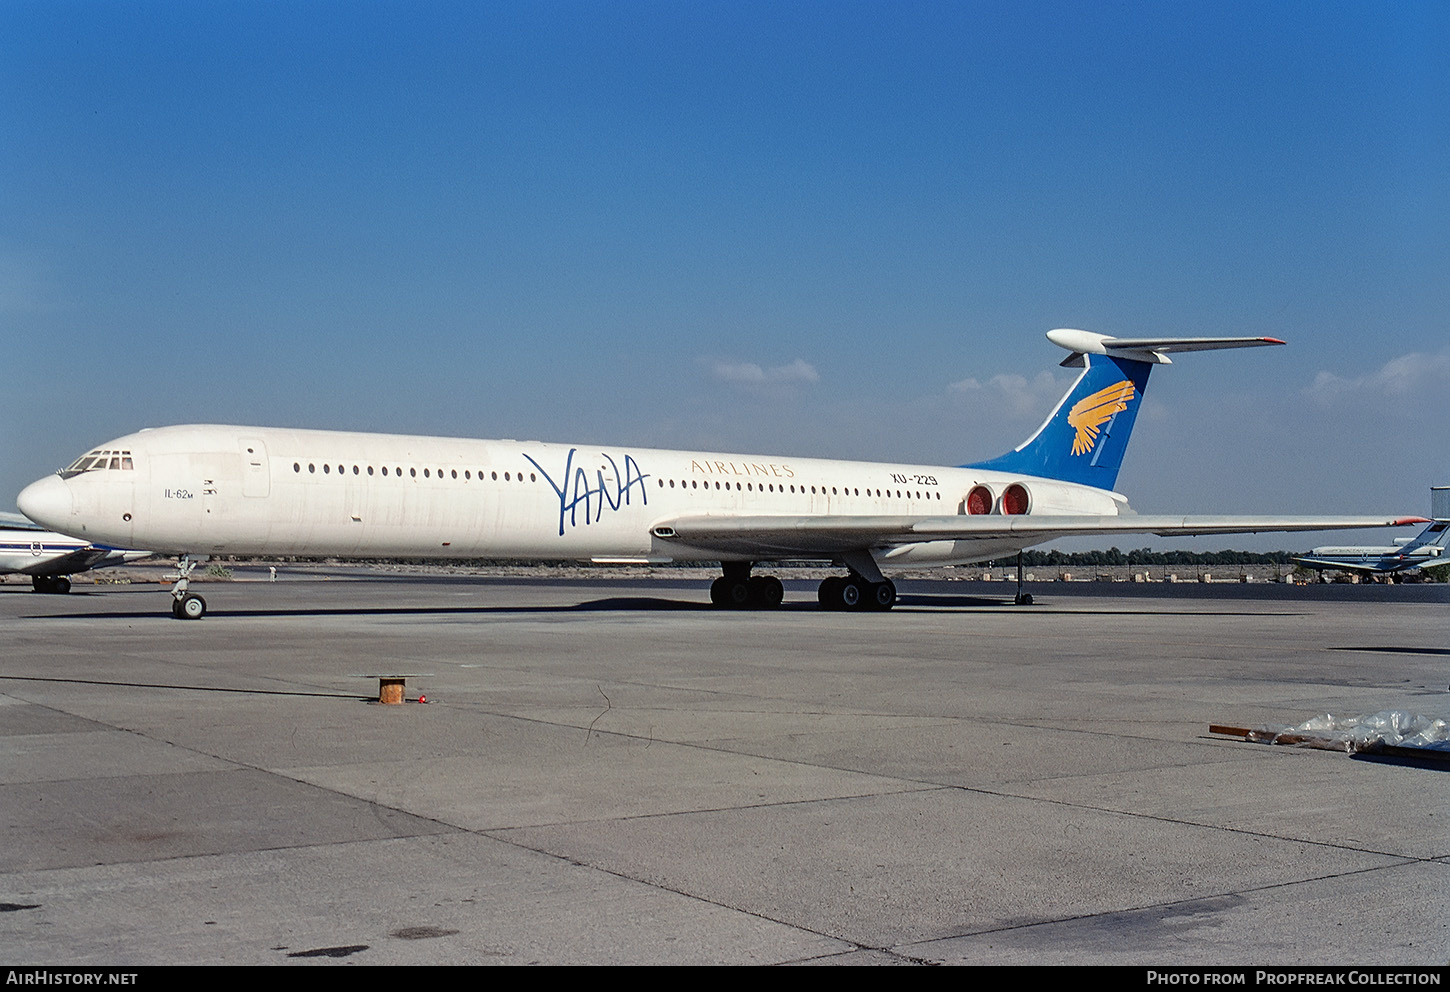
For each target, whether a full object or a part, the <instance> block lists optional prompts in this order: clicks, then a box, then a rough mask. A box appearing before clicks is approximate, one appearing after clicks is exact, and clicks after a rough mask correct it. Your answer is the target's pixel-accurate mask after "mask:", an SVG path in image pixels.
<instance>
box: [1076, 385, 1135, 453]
mask: <svg viewBox="0 0 1450 992" xmlns="http://www.w3.org/2000/svg"><path fill="white" fill-rule="evenodd" d="M1134 395H1135V390H1134V389H1133V383H1132V382H1131V381H1129V380H1127V379H1124V380H1123V381H1122V382H1119V383H1114V384H1113V385H1111V386H1109V387H1107V388H1106V389H1099V390H1098V391H1097V392H1095V393H1093V394H1092V395H1091V396H1087V397H1084V398H1083V399H1080V400H1078V401H1077V402H1076V403H1074V404H1073V407H1072V409H1071V410H1069V411H1068V412H1067V422H1068V424H1070V425H1071V426H1073V427H1075V428H1077V434H1076V435H1074V436H1073V439H1072V453H1073V454H1074V455H1081V454H1084V453H1086V452H1089V451H1091V450H1093V445H1095V444H1097V443H1098V429H1099V428H1100V427H1102V426H1103V424H1105V423H1107V422H1108V421H1109V420H1110V419H1112V416H1113V414H1115V413H1119V412H1121V411H1123V410H1126V409H1127V408H1128V401H1129V400H1131V399H1132V398H1133V396H1134Z"/></svg>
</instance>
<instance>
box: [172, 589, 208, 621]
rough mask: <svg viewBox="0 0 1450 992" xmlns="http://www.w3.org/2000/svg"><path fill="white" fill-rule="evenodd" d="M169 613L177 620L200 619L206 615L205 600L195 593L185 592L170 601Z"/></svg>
mask: <svg viewBox="0 0 1450 992" xmlns="http://www.w3.org/2000/svg"><path fill="white" fill-rule="evenodd" d="M171 615H172V616H174V617H175V618H176V619H178V620H200V619H201V618H202V617H204V616H206V600H204V599H202V598H201V597H200V596H198V595H197V594H196V593H194V592H192V593H187V594H186V595H185V596H183V597H182V598H181V599H173V600H172V601H171Z"/></svg>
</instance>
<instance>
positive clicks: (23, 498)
mask: <svg viewBox="0 0 1450 992" xmlns="http://www.w3.org/2000/svg"><path fill="white" fill-rule="evenodd" d="M15 505H16V506H19V507H20V512H21V513H23V514H25V515H26V516H27V517H29V518H30V519H31V520H34V521H35V522H36V523H38V524H41V525H43V526H45V527H49V528H50V529H51V530H62V531H63V530H65V528H66V526H67V525H68V524H69V523H70V515H71V509H72V506H73V503H72V501H71V492H70V486H69V485H67V484H66V481H65V480H64V479H62V478H61V477H60V476H58V475H48V476H46V477H45V478H44V479H41V480H40V481H39V482H32V483H31V484H30V485H28V486H26V487H25V488H24V489H22V490H20V495H19V496H18V497H16V500H15Z"/></svg>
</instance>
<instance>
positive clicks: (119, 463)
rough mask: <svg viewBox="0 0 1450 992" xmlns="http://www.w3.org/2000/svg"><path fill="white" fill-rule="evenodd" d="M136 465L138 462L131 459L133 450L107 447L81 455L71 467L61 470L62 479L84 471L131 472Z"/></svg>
mask: <svg viewBox="0 0 1450 992" xmlns="http://www.w3.org/2000/svg"><path fill="white" fill-rule="evenodd" d="M135 467H136V463H135V462H134V461H132V459H131V452H129V451H119V450H117V451H112V450H111V449H109V448H107V449H105V450H104V451H90V452H87V453H86V454H84V455H81V456H80V457H79V458H77V459H76V460H75V461H73V462H71V464H70V467H69V468H65V469H62V470H61V473H60V477H61V478H62V479H69V478H72V477H73V476H77V475H80V474H81V473H82V472H99V471H101V470H106V471H111V470H113V469H114V470H115V471H117V472H130V471H133V470H134V469H135Z"/></svg>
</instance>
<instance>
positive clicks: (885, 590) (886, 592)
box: [870, 579, 896, 610]
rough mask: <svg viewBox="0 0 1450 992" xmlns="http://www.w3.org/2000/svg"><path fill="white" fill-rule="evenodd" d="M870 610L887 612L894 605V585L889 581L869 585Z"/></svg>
mask: <svg viewBox="0 0 1450 992" xmlns="http://www.w3.org/2000/svg"><path fill="white" fill-rule="evenodd" d="M870 603H871V608H872V609H873V610H889V609H891V608H892V607H893V606H895V605H896V583H895V582H892V581H891V580H890V579H885V580H883V581H881V582H873V583H872V584H871V598H870Z"/></svg>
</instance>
